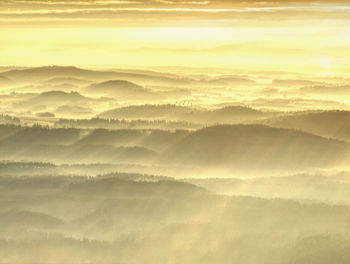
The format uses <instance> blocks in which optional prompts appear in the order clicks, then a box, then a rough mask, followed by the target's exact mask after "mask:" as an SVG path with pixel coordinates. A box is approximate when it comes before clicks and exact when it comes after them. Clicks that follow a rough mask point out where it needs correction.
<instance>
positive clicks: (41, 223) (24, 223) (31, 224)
mask: <svg viewBox="0 0 350 264" xmlns="http://www.w3.org/2000/svg"><path fill="white" fill-rule="evenodd" d="M62 225H63V222H62V221H61V220H60V219H57V218H55V217H52V216H49V215H45V214H41V213H34V212H30V211H20V210H7V211H4V212H0V230H1V229H6V228H18V229H21V228H36V229H54V228H58V227H60V226H62Z"/></svg>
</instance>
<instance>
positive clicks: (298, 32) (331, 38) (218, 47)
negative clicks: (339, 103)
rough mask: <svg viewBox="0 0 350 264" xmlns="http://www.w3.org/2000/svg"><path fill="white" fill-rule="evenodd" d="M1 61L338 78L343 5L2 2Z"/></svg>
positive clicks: (349, 16) (345, 66)
mask: <svg viewBox="0 0 350 264" xmlns="http://www.w3.org/2000/svg"><path fill="white" fill-rule="evenodd" d="M0 58H1V59H0V65H2V66H9V65H11V66H42V65H75V66H82V67H150V66H188V67H224V68H231V69H244V70H251V71H254V70H284V71H296V72H312V73H320V74H325V75H345V74H347V73H348V72H349V70H350V1H332V2H328V1H317V2H312V1H307V0H295V1H289V0H276V1H252V0H245V1H239V0H237V1H235V0H194V1H191V0H183V1H182V0H176V1H175V0H120V1H118V0H77V1H72V0H51V1H45V0H28V1H26V0H1V1H0Z"/></svg>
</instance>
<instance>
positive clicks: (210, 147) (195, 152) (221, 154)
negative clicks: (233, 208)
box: [164, 125, 350, 169]
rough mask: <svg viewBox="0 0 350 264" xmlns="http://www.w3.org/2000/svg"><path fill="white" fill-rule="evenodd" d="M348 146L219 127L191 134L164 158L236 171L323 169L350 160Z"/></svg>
mask: <svg viewBox="0 0 350 264" xmlns="http://www.w3.org/2000/svg"><path fill="white" fill-rule="evenodd" d="M349 150H350V148H349V145H348V144H346V143H344V142H340V141H336V140H329V139H325V138H322V137H319V136H314V135H312V134H307V133H304V132H298V131H294V130H288V129H279V128H272V127H268V126H263V125H221V126H213V127H207V128H204V129H200V130H198V131H195V132H192V133H191V134H189V135H188V136H186V137H185V138H184V139H183V140H181V141H180V142H179V143H178V144H176V145H175V146H173V147H172V148H170V149H169V150H168V151H167V152H166V153H165V155H164V159H165V160H166V161H168V162H176V163H181V164H182V163H184V164H196V165H200V166H228V167H235V168H248V169H251V168H253V167H256V168H270V169H271V168H279V167H286V168H289V169H293V168H301V167H315V166H316V167H324V166H327V165H330V164H336V163H340V162H341V161H344V159H348V157H349Z"/></svg>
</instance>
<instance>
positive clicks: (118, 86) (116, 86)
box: [84, 80, 155, 100]
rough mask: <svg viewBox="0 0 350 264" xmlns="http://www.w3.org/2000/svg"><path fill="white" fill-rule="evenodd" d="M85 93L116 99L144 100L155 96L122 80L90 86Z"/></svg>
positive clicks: (147, 90)
mask: <svg viewBox="0 0 350 264" xmlns="http://www.w3.org/2000/svg"><path fill="white" fill-rule="evenodd" d="M84 92H85V93H88V94H98V95H102V96H110V97H114V98H118V99H123V100H128V99H134V100H135V99H137V100H145V99H149V98H152V96H155V95H154V93H153V92H152V91H151V90H149V89H145V88H143V87H142V86H139V85H137V84H134V83H132V82H128V81H123V80H110V81H106V82H102V83H95V84H91V85H89V86H88V87H86V88H85V89H84Z"/></svg>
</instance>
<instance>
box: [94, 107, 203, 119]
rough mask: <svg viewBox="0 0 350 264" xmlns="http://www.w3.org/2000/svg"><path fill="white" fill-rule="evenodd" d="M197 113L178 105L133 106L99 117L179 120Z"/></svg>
mask: <svg viewBox="0 0 350 264" xmlns="http://www.w3.org/2000/svg"><path fill="white" fill-rule="evenodd" d="M192 112H198V110H196V109H194V108H191V107H185V106H178V105H171V104H167V105H135V106H127V107H121V108H116V109H112V110H109V111H106V112H104V113H101V114H99V117H104V118H129V119H142V118H153V119H157V118H171V119H180V118H181V117H182V116H184V115H185V114H189V113H192Z"/></svg>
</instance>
